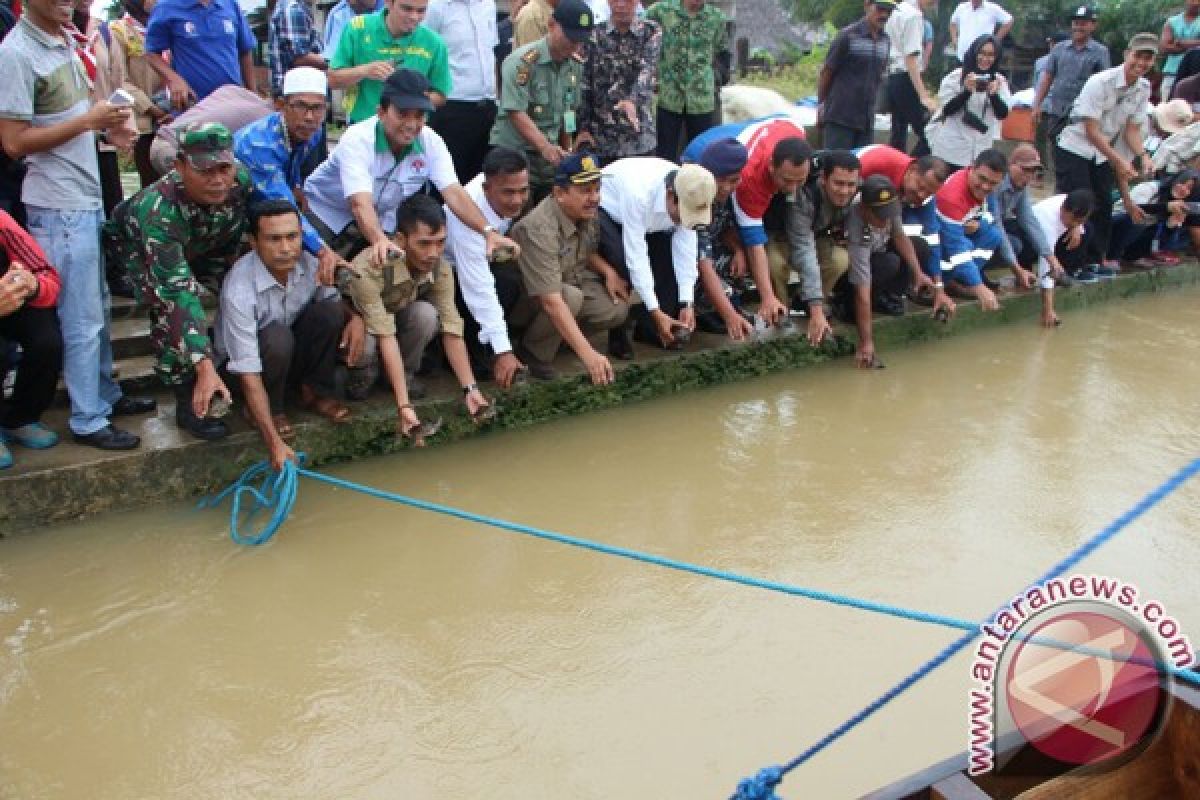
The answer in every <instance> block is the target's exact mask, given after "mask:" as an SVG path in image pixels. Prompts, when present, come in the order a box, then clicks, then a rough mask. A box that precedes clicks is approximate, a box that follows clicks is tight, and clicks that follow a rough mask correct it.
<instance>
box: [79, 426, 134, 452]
mask: <svg viewBox="0 0 1200 800" xmlns="http://www.w3.org/2000/svg"><path fill="white" fill-rule="evenodd" d="M74 438H75V441H76V442H78V443H79V444H86V445H87V446H88V447H95V448H96V449H98V450H133V449H134V448H136V447H137V446H138V445H139V444H141V443H142V440H141V439H140V438H138V437H137V436H134V435H133V434H132V433H130V432H129V431H123V430H121V429H120V428H114V427H113V426H112V425H106V426H104V427H103V428H101V429H100V430H98V431H96V432H95V433H87V434H82V433H76V434H74Z"/></svg>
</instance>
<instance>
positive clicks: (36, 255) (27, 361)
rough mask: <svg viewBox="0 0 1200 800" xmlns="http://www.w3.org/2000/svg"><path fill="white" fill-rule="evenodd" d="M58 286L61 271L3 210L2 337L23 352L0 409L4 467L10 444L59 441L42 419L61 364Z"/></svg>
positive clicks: (0, 225)
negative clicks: (9, 394)
mask: <svg viewBox="0 0 1200 800" xmlns="http://www.w3.org/2000/svg"><path fill="white" fill-rule="evenodd" d="M58 290H59V281H58V273H57V272H55V271H54V268H53V267H51V266H50V264H49V262H48V261H47V260H46V255H45V253H43V252H42V248H41V247H39V246H38V243H37V242H36V241H34V239H33V237H32V236H30V235H29V234H28V233H26V232H25V231H24V230H23V229H22V228H21V227H20V226H19V225H17V223H16V222H15V221H14V220H13V218H12V217H10V216H9V215H8V213H7V212H5V211H3V210H0V337H3V338H5V339H8V340H10V341H13V342H16V343H17V344H19V345H21V350H22V351H23V356H22V358H21V366H20V368H19V369H18V370H17V382H16V384H15V385H14V386H13V394H12V399H11V400H10V402H9V403H8V406H7V408H5V409H4V412H3V413H2V414H0V469H6V468H8V467H11V466H12V463H13V461H12V454H11V453H10V452H9V450H8V448H7V446H6V445H7V444H8V443H16V444H19V445H22V446H24V447H31V448H34V449H37V450H41V449H45V448H47V447H53V446H54V445H55V444H57V443H58V435H57V434H56V433H54V432H53V431H51V430H50V429H48V428H47V427H46V426H44V425H42V424H41V422H39V421H38V420H39V419H41V416H42V412H44V411H45V410H46V409H47V408H49V407H50V403H51V402H52V401H53V400H54V388H55V386H56V385H57V384H58V371H59V369H60V368H61V367H62V334H61V333H60V332H59V328H58V313H57V312H56V311H55V308H54V307H55V304H56V303H57V301H58ZM4 371H5V370H3V369H0V376H2V375H3V373H4Z"/></svg>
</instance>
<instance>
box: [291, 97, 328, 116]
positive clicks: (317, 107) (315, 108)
mask: <svg viewBox="0 0 1200 800" xmlns="http://www.w3.org/2000/svg"><path fill="white" fill-rule="evenodd" d="M288 108H290V109H292V110H293V111H299V112H300V113H301V114H303V115H305V116H319V115H323V114H324V113H325V103H323V102H322V103H305V102H303V101H301V100H293V101H291V102H290V103H288Z"/></svg>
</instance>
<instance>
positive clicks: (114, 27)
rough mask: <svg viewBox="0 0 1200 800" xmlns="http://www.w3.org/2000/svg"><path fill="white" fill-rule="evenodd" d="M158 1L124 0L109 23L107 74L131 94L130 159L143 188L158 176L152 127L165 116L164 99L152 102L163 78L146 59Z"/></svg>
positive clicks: (118, 85)
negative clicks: (119, 14)
mask: <svg viewBox="0 0 1200 800" xmlns="http://www.w3.org/2000/svg"><path fill="white" fill-rule="evenodd" d="M157 3H158V0H124V2H123V3H122V5H123V6H124V7H125V14H124V16H122V17H121V18H120V19H118V20H114V21H113V22H110V23H109V24H108V30H109V32H110V33H111V34H112V36H111V40H112V44H111V45H110V46H109V58H108V61H109V75H110V76H111V83H112V85H113V86H114V87H120V88H122V89H124V90H125V91H126V92H128V93H129V94H130V96H132V97H133V116H134V122H135V123H137V129H138V137H137V139H136V140H135V141H134V145H133V160H134V163H135V164H136V165H137V171H138V177H139V178H140V179H141V181H142V187H143V188H145V187H146V186H148V185H149V184H151V183H153V182H154V181H155V179H156V178H157V177H158V176H157V173H156V172H155V171H154V168H153V167H152V166H151V165H150V143H151V142H153V141H154V129H155V128H156V127H157V126H158V124H159V123H161V122H163V121H164V120H166V118H167V112H166V111H165V110H164V107H165V103H164V104H163V106H160V105H159V104H158V103H156V102H155V95H159V96H160V97H161V96H162V94H161V93H162V90H163V84H162V78H160V77H159V76H158V73H157V72H155V71H154V69H153V68H152V67H151V66H150V63H149V62H148V61H147V60H146V22H147V20H149V19H150V12H151V11H152V10H154V6H155V5H157Z"/></svg>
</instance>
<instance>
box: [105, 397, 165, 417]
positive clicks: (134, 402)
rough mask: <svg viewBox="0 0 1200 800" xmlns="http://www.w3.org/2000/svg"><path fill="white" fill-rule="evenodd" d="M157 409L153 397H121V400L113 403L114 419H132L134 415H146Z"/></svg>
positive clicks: (156, 402)
mask: <svg viewBox="0 0 1200 800" xmlns="http://www.w3.org/2000/svg"><path fill="white" fill-rule="evenodd" d="M156 408H158V401H157V400H155V399H154V398H153V397H130V396H129V395H127V394H125V395H121V399H120V400H118V401H117V402H115V403H113V407H112V415H113V416H114V417H132V416H134V415H135V414H148V413H150V412H151V411H153V410H154V409H156Z"/></svg>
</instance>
